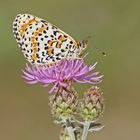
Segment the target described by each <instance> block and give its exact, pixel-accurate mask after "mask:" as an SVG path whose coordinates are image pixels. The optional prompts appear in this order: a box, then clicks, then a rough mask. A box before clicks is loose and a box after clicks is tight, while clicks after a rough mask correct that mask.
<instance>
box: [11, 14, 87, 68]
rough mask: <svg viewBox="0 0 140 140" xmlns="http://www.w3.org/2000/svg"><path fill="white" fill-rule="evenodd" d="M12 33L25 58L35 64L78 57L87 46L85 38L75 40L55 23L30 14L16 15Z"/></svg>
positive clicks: (45, 63) (51, 62) (52, 62)
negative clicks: (78, 40) (79, 40)
mask: <svg viewBox="0 0 140 140" xmlns="http://www.w3.org/2000/svg"><path fill="white" fill-rule="evenodd" d="M13 33H14V36H15V38H16V41H17V43H18V46H19V47H20V48H21V51H22V52H23V55H24V56H25V58H26V59H27V60H28V62H30V63H31V64H35V65H49V64H54V63H57V62H58V61H60V60H62V59H77V58H80V55H81V54H82V51H83V50H84V49H85V48H86V47H87V41H86V40H83V41H81V42H77V41H76V40H75V39H73V38H72V37H71V36H70V35H68V34H67V33H65V32H64V31H62V30H61V29H59V28H58V27H56V26H55V25H53V24H51V23H49V22H48V21H46V20H44V19H41V18H38V17H36V16H33V15H31V14H18V15H17V16H16V18H15V20H14V21H13Z"/></svg>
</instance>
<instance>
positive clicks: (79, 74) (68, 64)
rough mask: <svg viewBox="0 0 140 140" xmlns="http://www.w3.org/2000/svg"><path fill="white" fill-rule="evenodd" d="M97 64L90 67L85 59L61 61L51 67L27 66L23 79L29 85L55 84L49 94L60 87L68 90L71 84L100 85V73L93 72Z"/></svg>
mask: <svg viewBox="0 0 140 140" xmlns="http://www.w3.org/2000/svg"><path fill="white" fill-rule="evenodd" d="M96 64H97V63H95V64H94V65H93V66H88V65H86V64H85V63H84V61H83V59H75V60H66V59H65V60H61V61H60V63H58V64H55V65H53V66H51V67H48V66H45V65H43V66H28V65H27V66H26V67H25V69H24V71H23V74H24V75H23V78H24V79H25V80H26V81H27V83H29V84H36V83H42V84H43V85H44V86H45V87H47V86H48V85H50V84H53V87H52V89H51V90H50V91H49V93H52V92H53V91H54V90H55V89H56V88H57V87H58V86H61V87H64V88H66V87H67V85H68V83H69V82H72V81H74V82H78V83H89V84H98V83H100V82H101V78H102V76H99V75H98V74H99V72H91V71H92V70H94V69H95V66H96Z"/></svg>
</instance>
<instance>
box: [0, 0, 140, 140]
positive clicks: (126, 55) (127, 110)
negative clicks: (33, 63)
mask: <svg viewBox="0 0 140 140" xmlns="http://www.w3.org/2000/svg"><path fill="white" fill-rule="evenodd" d="M18 13H31V14H33V15H36V16H38V17H41V18H44V19H46V20H48V21H50V22H51V23H53V24H55V25H57V26H58V27H60V28H61V29H62V30H64V31H65V32H67V33H69V34H70V35H72V36H73V37H74V38H75V39H77V40H81V39H83V38H85V37H87V36H91V39H90V40H89V47H88V49H87V51H89V52H90V54H89V55H88V57H87V63H89V64H93V63H94V62H96V61H98V66H97V71H100V72H101V73H102V74H104V81H103V83H102V84H101V85H100V86H101V87H102V90H103V91H104V96H105V101H106V110H105V113H104V117H103V118H102V119H101V122H102V123H103V124H104V125H105V126H106V128H105V129H104V130H102V131H100V132H98V133H94V134H90V135H89V137H88V138H89V140H92V139H94V140H112V139H113V140H118V139H120V140H132V139H134V140H136V139H140V121H139V119H140V101H139V100H140V92H139V91H140V82H139V78H140V70H139V69H140V62H139V61H140V1H139V0H70V1H67V0H55V1H54V0H38V1H35V0H30V1H29V0H24V1H23V0H0V64H1V65H0V140H58V134H59V126H57V125H55V124H53V119H52V118H51V115H50V114H51V113H50V109H49V106H48V94H47V92H48V88H47V89H46V88H42V87H41V86H40V85H33V86H31V85H27V84H26V83H25V82H24V80H23V79H22V77H21V75H22V69H23V68H24V66H25V63H26V61H25V59H24V57H23V55H22V53H21V51H20V49H19V48H18V46H17V43H16V41H15V39H14V37H13V33H12V22H13V20H14V18H15V16H16V15H17V14H18ZM95 48H98V49H95ZM101 50H103V51H105V52H106V54H107V56H106V57H103V56H102V55H101ZM88 87H90V86H89V85H88V86H86V85H84V86H81V85H76V88H77V89H78V91H79V94H81V95H82V93H83V90H86V88H88Z"/></svg>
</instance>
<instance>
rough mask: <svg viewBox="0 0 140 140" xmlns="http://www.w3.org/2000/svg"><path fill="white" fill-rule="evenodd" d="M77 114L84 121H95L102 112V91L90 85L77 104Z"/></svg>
mask: <svg viewBox="0 0 140 140" xmlns="http://www.w3.org/2000/svg"><path fill="white" fill-rule="evenodd" d="M79 110H80V112H79V114H80V115H81V116H82V118H83V119H84V120H85V121H95V120H96V119H98V118H99V116H100V115H101V114H102V113H103V110H104V99H103V93H102V92H101V90H100V89H99V87H97V86H92V87H91V88H90V89H89V90H87V91H86V92H85V95H84V98H83V100H82V102H81V103H80V106H79Z"/></svg>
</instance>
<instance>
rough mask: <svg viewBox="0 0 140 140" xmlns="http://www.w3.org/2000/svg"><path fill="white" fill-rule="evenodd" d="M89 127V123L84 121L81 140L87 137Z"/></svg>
mask: <svg viewBox="0 0 140 140" xmlns="http://www.w3.org/2000/svg"><path fill="white" fill-rule="evenodd" d="M89 127H90V122H89V121H86V122H85V123H84V128H83V133H82V137H81V140H86V138H87V135H88V130H89Z"/></svg>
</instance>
